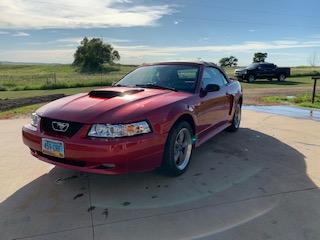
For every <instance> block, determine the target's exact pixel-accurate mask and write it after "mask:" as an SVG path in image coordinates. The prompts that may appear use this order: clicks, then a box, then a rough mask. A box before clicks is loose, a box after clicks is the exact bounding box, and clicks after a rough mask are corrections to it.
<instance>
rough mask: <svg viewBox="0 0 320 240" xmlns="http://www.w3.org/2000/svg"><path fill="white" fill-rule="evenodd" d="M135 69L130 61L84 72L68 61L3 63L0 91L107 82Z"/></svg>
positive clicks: (76, 86)
mask: <svg viewBox="0 0 320 240" xmlns="http://www.w3.org/2000/svg"><path fill="white" fill-rule="evenodd" d="M132 69H134V66H131V65H114V66H105V68H104V71H103V72H101V73H96V74H85V73H81V72H79V70H78V69H77V68H74V67H72V66H71V65H68V64H47V65H0V91H6V90H9V91H21V90H46V89H62V88H79V87H91V86H108V85H111V84H112V82H113V81H116V80H119V79H120V78H122V76H124V75H125V74H127V73H128V72H130V71H131V70H132Z"/></svg>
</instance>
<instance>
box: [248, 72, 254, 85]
mask: <svg viewBox="0 0 320 240" xmlns="http://www.w3.org/2000/svg"><path fill="white" fill-rule="evenodd" d="M255 80H256V78H255V77H254V75H252V74H251V75H249V77H248V82H249V83H252V82H254V81H255Z"/></svg>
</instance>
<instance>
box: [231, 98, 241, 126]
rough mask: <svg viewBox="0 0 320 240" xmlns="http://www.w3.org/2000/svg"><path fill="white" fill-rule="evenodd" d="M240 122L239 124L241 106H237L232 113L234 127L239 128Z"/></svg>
mask: <svg viewBox="0 0 320 240" xmlns="http://www.w3.org/2000/svg"><path fill="white" fill-rule="evenodd" d="M240 122H241V105H240V104H237V106H236V109H235V112H234V118H233V124H234V127H235V128H239V126H240Z"/></svg>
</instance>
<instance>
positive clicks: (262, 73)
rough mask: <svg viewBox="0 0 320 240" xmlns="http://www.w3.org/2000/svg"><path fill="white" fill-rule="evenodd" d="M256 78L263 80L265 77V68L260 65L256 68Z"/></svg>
mask: <svg viewBox="0 0 320 240" xmlns="http://www.w3.org/2000/svg"><path fill="white" fill-rule="evenodd" d="M256 77H257V78H264V77H266V67H265V65H264V64H260V65H259V66H258V67H257V70H256Z"/></svg>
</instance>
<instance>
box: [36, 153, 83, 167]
mask: <svg viewBox="0 0 320 240" xmlns="http://www.w3.org/2000/svg"><path fill="white" fill-rule="evenodd" d="M37 154H38V155H39V156H41V157H45V158H47V159H49V160H51V161H53V162H57V163H63V164H66V165H71V166H76V167H85V166H86V163H85V162H84V161H79V160H69V159H65V158H57V157H53V156H49V155H47V154H44V153H42V152H40V151H37Z"/></svg>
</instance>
